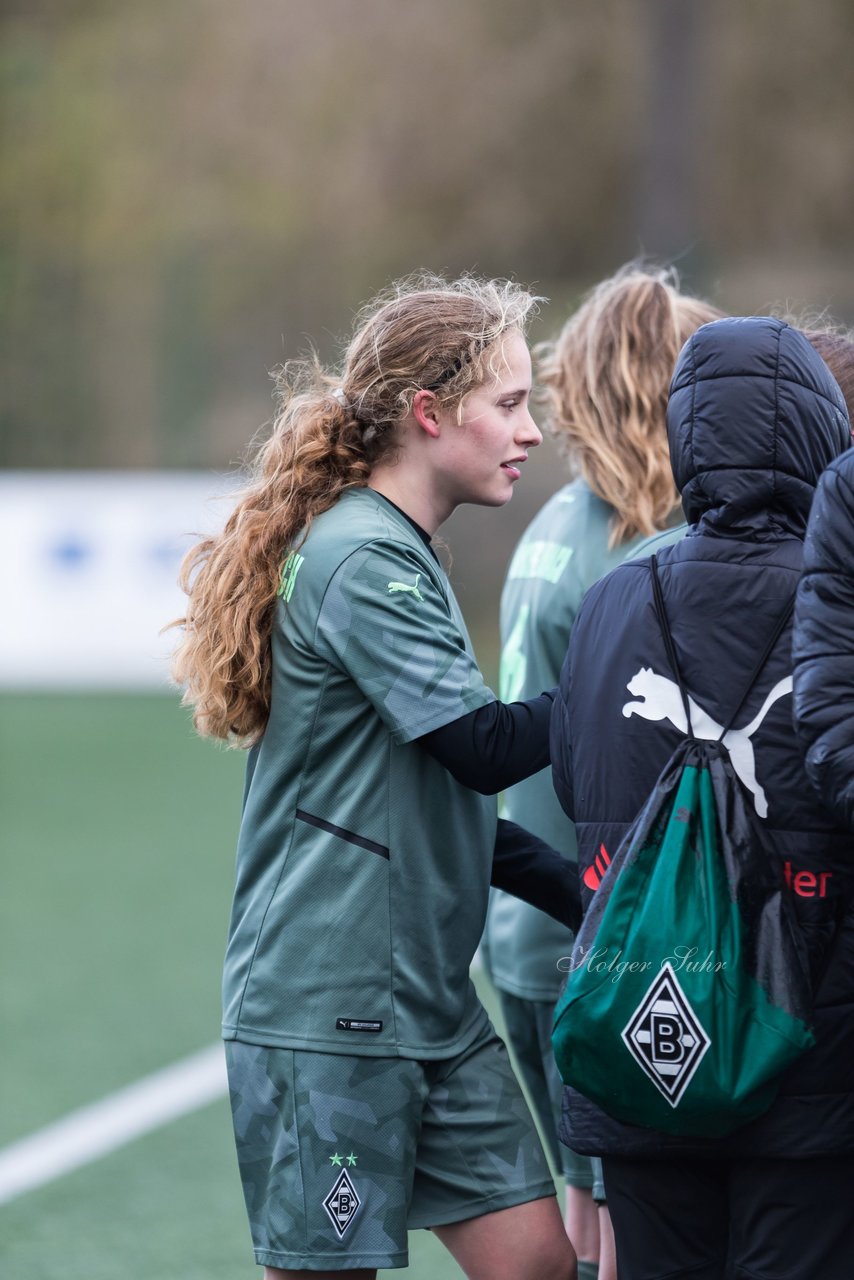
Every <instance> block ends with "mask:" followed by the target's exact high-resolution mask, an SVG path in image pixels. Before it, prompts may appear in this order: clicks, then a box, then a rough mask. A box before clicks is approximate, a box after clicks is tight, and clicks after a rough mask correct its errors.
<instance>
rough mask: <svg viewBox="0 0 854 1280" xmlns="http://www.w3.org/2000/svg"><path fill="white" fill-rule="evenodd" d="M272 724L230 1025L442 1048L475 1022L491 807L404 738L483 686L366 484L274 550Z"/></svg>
mask: <svg viewBox="0 0 854 1280" xmlns="http://www.w3.org/2000/svg"><path fill="white" fill-rule="evenodd" d="M280 597H281V598H280V601H279V604H278V613H277V616H276V621H275V626H274V632H273V687H272V702H271V710H270V719H269V722H268V725H267V729H266V732H265V734H264V737H263V739H262V740H261V742H260V744H259V745H258V746H257V747H256V748H255V749H254V750H253V752H252V756H251V758H250V761H249V768H248V770H247V784H246V793H245V800H244V810H243V820H242V824H241V829H240V838H239V843H238V852H237V888H236V892H235V898H234V906H233V911H232V917H231V929H230V936H229V943H228V951H227V955H226V964H225V983H224V988H225V990H224V997H225V1015H224V1035H225V1037H226V1039H239V1040H243V1041H247V1042H249V1043H254V1044H265V1045H280V1046H283V1047H285V1048H294V1049H316V1050H324V1051H327V1052H330V1051H331V1052H333V1053H334V1052H338V1053H345V1054H366V1055H374V1056H386V1057H388V1056H391V1055H400V1056H401V1057H413V1058H439V1057H448V1056H450V1055H453V1054H455V1053H457V1052H459V1051H460V1050H461V1049H463V1048H464V1047H466V1046H467V1045H468V1044H469V1043H471V1042H472V1041H473V1040H474V1039H475V1037H476V1036H477V1035H478V1034H479V1033H480V1032H481V1031H482V1030H483V1027H484V1025H485V1022H486V1015H485V1013H484V1011H483V1009H482V1008H481V1006H480V1003H479V1002H478V1000H477V997H476V995H475V992H474V988H473V987H472V984H471V981H470V979H469V964H470V962H471V959H472V956H473V954H474V951H475V949H476V947H477V943H478V940H479V938H480V934H481V931H482V929H483V923H484V918H485V914H486V906H487V897H488V889H489V878H490V869H491V864H492V855H493V848H494V843H495V829H496V802H495V800H494V799H492V798H487V797H484V796H480V795H478V794H476V793H475V792H474V791H470V790H469V789H468V788H466V787H464V786H461V785H460V784H459V783H458V782H456V781H455V780H454V778H453V777H452V776H451V774H450V773H448V772H447V770H446V769H444V768H443V767H442V766H441V765H440V764H438V762H437V761H435V760H434V759H433V758H432V757H431V756H430V755H428V753H427V752H426V751H424V750H423V748H421V747H420V746H419V745H418V744H417V743H416V742H415V739H417V738H419V737H421V736H422V735H423V734H425V733H429V732H430V730H432V729H437V728H439V727H440V726H442V725H444V724H448V723H450V722H451V721H453V720H457V719H459V718H460V716H464V715H466V714H467V713H468V712H470V711H474V710H476V709H477V708H478V707H481V706H483V705H485V704H486V703H488V702H491V701H493V700H494V694H493V693H492V692H491V691H490V690H489V689H488V688H487V687H486V685H485V684H484V682H483V678H482V676H481V674H480V672H479V670H478V667H477V664H476V662H475V659H474V654H473V652H472V648H471V642H470V640H469V638H468V634H467V632H466V629H465V625H464V623H463V619H462V616H461V614H460V611H459V607H458V605H457V603H456V600H455V599H454V595H453V592H452V590H451V587H450V584H449V582H448V579H447V577H446V576H445V573H444V572H443V570H442V569H441V567H440V565H439V564H438V562H437V560H436V559H435V557H434V555H433V554H432V552H431V550H430V549H429V548H428V547H427V546H426V545H425V543H424V541H423V540H422V539H421V538H419V536H418V533H417V532H416V530H415V529H414V528H413V527H412V526H411V525H410V524H409V522H408V521H407V520H406V519H405V517H404V516H403V515H402V514H401V513H400V512H399V511H397V509H396V508H395V507H394V506H392V505H391V504H390V503H388V502H386V500H385V499H384V498H382V497H381V496H380V495H379V494H377V493H375V492H374V491H373V490H371V489H358V490H351V491H348V492H346V493H345V494H344V495H343V496H342V498H341V499H340V500H339V502H338V503H337V504H336V506H335V507H333V508H332V509H331V510H330V511H327V512H326V513H324V514H323V515H321V516H319V517H318V518H317V519H316V520H315V521H314V522H313V523H312V525H311V529H310V531H309V534H308V537H307V538H306V540H305V542H304V543H303V544H302V545H301V546H300V547H299V550H298V551H296V552H292V553H291V554H290V555H289V556H288V557H287V559H286V560H285V563H284V566H283V570H282V579H281V585H280Z"/></svg>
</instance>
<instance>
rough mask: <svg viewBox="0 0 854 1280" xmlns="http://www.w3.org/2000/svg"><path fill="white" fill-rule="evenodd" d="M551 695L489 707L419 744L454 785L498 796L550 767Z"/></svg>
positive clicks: (470, 713)
mask: <svg viewBox="0 0 854 1280" xmlns="http://www.w3.org/2000/svg"><path fill="white" fill-rule="evenodd" d="M553 701H554V691H553V690H550V691H549V692H547V693H541V694H540V695H539V697H537V698H529V699H528V700H527V701H525V702H490V703H487V705H486V706H485V707H479V708H478V709H477V710H476V711H471V712H469V714H468V715H465V716H462V717H461V718H460V719H459V720H454V721H453V722H452V723H451V724H446V725H442V727H441V728H440V729H434V730H433V732H432V733H427V734H425V735H424V737H423V738H419V739H418V741H419V742H420V743H421V745H422V746H423V747H424V749H425V750H426V751H429V752H430V755H431V756H433V757H434V759H436V760H438V761H439V763H440V764H443V765H444V766H445V768H446V769H447V770H448V771H449V772H450V773H452V774H453V775H454V777H455V778H456V779H457V781H458V782H461V783H463V785H464V786H466V787H471V788H472V790H473V791H479V792H480V794H481V795H485V796H492V795H497V794H498V792H499V791H504V790H505V789H506V788H507V787H512V786H514V785H515V783H517V782H522V781H523V779H525V778H529V777H530V776H531V774H533V773H539V771H540V769H545V767H546V765H547V764H548V763H549V759H550V756H549V721H550V719H551V710H552V702H553Z"/></svg>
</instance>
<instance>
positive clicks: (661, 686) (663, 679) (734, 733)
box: [623, 667, 792, 818]
mask: <svg viewBox="0 0 854 1280" xmlns="http://www.w3.org/2000/svg"><path fill="white" fill-rule="evenodd" d="M626 688H627V689H628V691H629V693H631V694H634V696H635V697H636V698H643V699H645V701H643V702H627V703H626V704H625V706H624V707H623V715H624V716H626V717H627V718H628V717H629V716H632V715H635V714H637V715H639V716H643V717H644V719H645V720H669V721H670V723H671V724H672V725H673V726H674V728H676V729H678V730H679V732H680V733H687V732H688V722H687V720H686V719H685V708H684V706H683V705H682V695H681V694H680V692H679V686H678V684H676V682H675V681H674V680H668V678H667V676H660V675H658V673H657V672H655V671H653V670H652V668H651V667H641V669H640V671H638V673H637V674H636V675H634V676H632V678H631V680H630V681H629V683H628V684H627V685H626ZM791 692H792V677H791V676H786V677H785V678H784V679H783V680H778V681H777V683H776V684H775V685H774V688H773V689H772V690H771V692H770V693H769V694H768V697H767V698H766V699H765V701H764V702H763V703H762V706H761V707H760V708H759V712H758V714H757V715H756V716H754V718H753V719H752V720H751V722H750V724H747V725H745V726H744V728H743V729H730V731H729V733H727V734H726V735H725V736H724V738H723V744H724V746H725V747H726V749H727V751H728V752H729V755H730V759H731V760H732V767H733V769H734V770H735V772H736V774H737V775H738V777H739V778H740V779H741V781H742V782H743V783H744V785H745V786H746V787H747V789H748V791H750V792H751V793H752V795H753V802H754V805H755V806H756V812H757V813H758V814H759V817H760V818H765V817H767V815H768V801H767V799H766V797H765V792H764V790H763V789H762V787H761V786H760V785H759V783H758V781H757V780H756V761H755V758H754V754H753V743H752V742H751V741H750V739H751V738H752V737H753V735H754V733H755V732H756V730H757V729H758V728H759V726H760V725H761V723H762V721H763V720H764V719H765V717H766V716H767V714H768V712H769V711H770V710H771V707H772V706H773V705H774V703H775V702H777V701H778V699H780V698H782V697H784V696H785V695H786V694H787V693H791ZM688 708H689V711H690V714H691V729H692V731H693V734H694V737H695V738H701V739H702V740H703V741H706V742H708V741H715V740H716V739H718V738H720V736H721V734H722V733H723V728H724V727H723V725H722V724H718V722H717V721H716V720H713V719H712V717H711V716H710V715H709V713H708V712H707V711H704V710H703V708H702V707H701V706H699V705H698V704H697V703H696V702H695V701H694V699H693V698H692V697H690V695H689V697H688Z"/></svg>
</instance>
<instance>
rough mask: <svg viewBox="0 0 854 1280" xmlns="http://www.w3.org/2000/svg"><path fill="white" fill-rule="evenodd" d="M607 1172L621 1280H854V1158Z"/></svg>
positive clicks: (689, 1163) (635, 1164)
mask: <svg viewBox="0 0 854 1280" xmlns="http://www.w3.org/2000/svg"><path fill="white" fill-rule="evenodd" d="M602 1164H603V1167H604V1172H605V1190H606V1193H607V1196H608V1208H609V1209H610V1211H611V1221H612V1222H613V1225H614V1235H615V1237H616V1241H617V1269H618V1271H619V1276H620V1280H678V1278H679V1277H682V1276H684V1277H686V1280H854V1154H852V1155H851V1156H848V1155H845V1156H820V1157H815V1158H812V1159H808V1160H779V1159H756V1160H750V1159H729V1160H667V1161H660V1162H659V1161H655V1160H623V1159H620V1158H617V1157H611V1156H605V1157H604V1159H603V1161H602Z"/></svg>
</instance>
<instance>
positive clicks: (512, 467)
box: [501, 453, 528, 480]
mask: <svg viewBox="0 0 854 1280" xmlns="http://www.w3.org/2000/svg"><path fill="white" fill-rule="evenodd" d="M527 461H528V455H527V453H523V454H521V455H520V456H519V457H518V458H511V459H510V461H509V462H502V464H501V466H502V469H503V470H504V471H507V472H508V473H509V474H510V475H511V476H512V477H513V479H514V480H518V479H519V477H520V476H521V474H522V472H521V471H520V470H519V465H520V464H521V463H523V462H527Z"/></svg>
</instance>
